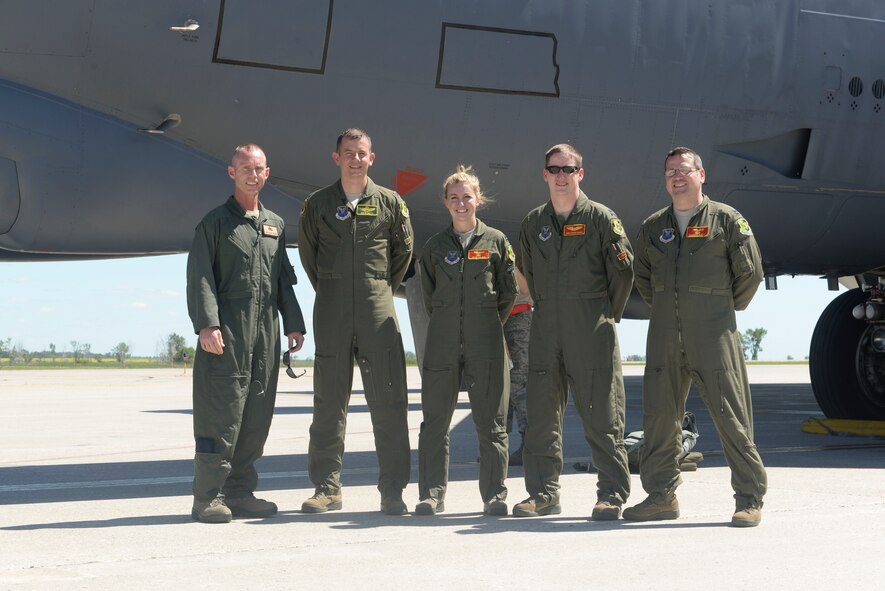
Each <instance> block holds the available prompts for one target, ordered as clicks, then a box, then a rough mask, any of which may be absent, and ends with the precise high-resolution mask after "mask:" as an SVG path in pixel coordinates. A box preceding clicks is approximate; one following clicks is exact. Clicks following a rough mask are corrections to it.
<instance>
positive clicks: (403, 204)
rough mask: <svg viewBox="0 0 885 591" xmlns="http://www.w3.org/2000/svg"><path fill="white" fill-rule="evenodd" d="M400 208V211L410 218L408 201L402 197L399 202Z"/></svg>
mask: <svg viewBox="0 0 885 591" xmlns="http://www.w3.org/2000/svg"><path fill="white" fill-rule="evenodd" d="M399 210H400V213H402V214H403V217H404V218H406V219H409V208H408V207H406V202H405V201H403V200H402V199H400V202H399Z"/></svg>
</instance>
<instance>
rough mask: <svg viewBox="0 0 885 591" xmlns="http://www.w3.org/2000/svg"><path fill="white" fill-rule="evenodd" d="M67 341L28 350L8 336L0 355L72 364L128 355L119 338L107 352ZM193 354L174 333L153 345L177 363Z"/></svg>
mask: <svg viewBox="0 0 885 591" xmlns="http://www.w3.org/2000/svg"><path fill="white" fill-rule="evenodd" d="M69 344H70V348H69V349H68V348H63V350H62V351H59V350H58V347H56V345H55V343H49V348H48V349H44V350H43V351H29V350H27V349H25V348H24V347H23V346H22V344H21V343H20V342H19V343H13V340H12V339H11V338H6V339H0V359H2V360H4V361H7V362H8V363H9V364H10V365H13V364H29V363H34V362H47V361H49V362H52V363H57V362H59V361H62V362H71V361H73V362H74V363H75V364H80V363H85V362H87V361H89V362H92V361H95V362H98V363H101V362H103V361H105V360H112V361H113V362H116V363H119V364H120V365H121V366H124V367H125V366H126V360H127V359H129V358H130V357H131V356H132V354H131V346H130V345H129V343H126V342H123V341H120V342H119V343H117V344H116V345H114V347H113V348H112V349H111V350H110V351H109V352H107V353H93V352H92V345H91V344H90V343H82V342H80V341H70V343H69ZM193 355H194V348H193V347H188V346H187V341H186V340H185V338H184V337H183V336H181V335H179V334H176V333H171V334H169V335H167V336H165V337H163V338H162V339H160V341H159V343H158V345H157V358H159V359H161V360H163V361H164V362H166V363H172V364H174V363H181V362H182V361H183V360H184V359H185V358H186V357H187V358H190V359H192V358H193Z"/></svg>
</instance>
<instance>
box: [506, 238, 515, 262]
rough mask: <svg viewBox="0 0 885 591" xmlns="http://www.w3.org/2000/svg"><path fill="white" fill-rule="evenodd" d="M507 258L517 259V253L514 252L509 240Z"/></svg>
mask: <svg viewBox="0 0 885 591" xmlns="http://www.w3.org/2000/svg"><path fill="white" fill-rule="evenodd" d="M507 258H508V259H510V260H511V261H515V260H516V253H515V252H513V247H512V246H510V243H509V242H508V243H507Z"/></svg>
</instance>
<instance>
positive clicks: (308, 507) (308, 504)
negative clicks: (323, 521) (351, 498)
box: [301, 491, 342, 513]
mask: <svg viewBox="0 0 885 591" xmlns="http://www.w3.org/2000/svg"><path fill="white" fill-rule="evenodd" d="M341 507H342V503H341V495H340V494H337V495H327V494H326V493H324V492H320V491H317V492H316V493H314V495H313V496H312V497H310V498H309V499H307V500H306V501H304V502H303V503H301V512H302V513H325V512H326V511H337V510H338V509H341Z"/></svg>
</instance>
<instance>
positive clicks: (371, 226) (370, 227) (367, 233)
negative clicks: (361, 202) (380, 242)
mask: <svg viewBox="0 0 885 591" xmlns="http://www.w3.org/2000/svg"><path fill="white" fill-rule="evenodd" d="M365 211H366V212H369V213H372V214H373V215H369V213H364V214H362V215H357V216H356V217H355V218H354V225H355V228H354V232H355V234H356V240H357V242H363V241H367V240H372V239H373V238H375V237H376V236H377V235H379V234H380V233H382V232H383V231H384V230H386V229H388V228H389V227H390V216H389V215H386V214H384V213H378V208H377V207H374V209H370V208H366V209H365Z"/></svg>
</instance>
